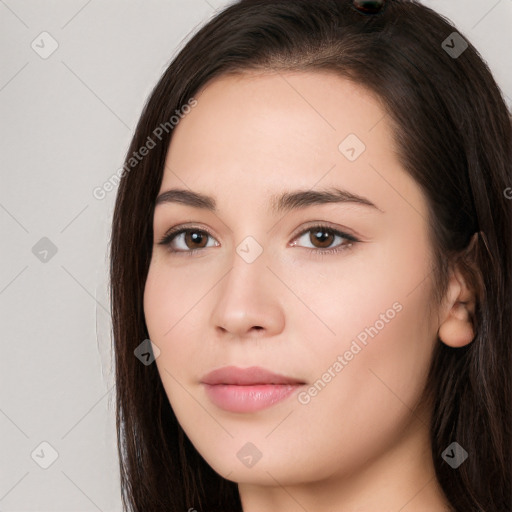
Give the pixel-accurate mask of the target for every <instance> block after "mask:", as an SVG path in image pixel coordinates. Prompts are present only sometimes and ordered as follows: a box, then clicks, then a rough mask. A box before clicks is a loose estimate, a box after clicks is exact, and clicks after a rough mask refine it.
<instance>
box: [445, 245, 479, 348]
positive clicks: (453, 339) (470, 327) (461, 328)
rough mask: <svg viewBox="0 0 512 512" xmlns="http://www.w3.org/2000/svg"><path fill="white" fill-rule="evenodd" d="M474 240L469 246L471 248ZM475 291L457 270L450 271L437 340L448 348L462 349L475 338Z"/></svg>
mask: <svg viewBox="0 0 512 512" xmlns="http://www.w3.org/2000/svg"><path fill="white" fill-rule="evenodd" d="M474 243H475V239H473V240H472V243H471V244H470V246H471V247H470V250H471V249H472V248H473V246H474ZM475 306H476V295H475V291H474V290H473V289H472V288H471V287H470V286H469V283H468V281H467V279H466V278H465V277H464V275H463V273H462V272H461V271H460V269H459V268H456V269H455V270H453V271H452V274H451V276H450V281H449V284H448V288H447V291H446V294H445V297H444V302H443V306H442V316H441V322H440V325H439V330H438V337H439V339H440V340H441V341H442V342H443V343H444V344H445V345H448V346H449V347H454V348H457V347H463V346H465V345H468V344H469V343H471V342H472V341H473V339H474V338H475V326H474V317H475Z"/></svg>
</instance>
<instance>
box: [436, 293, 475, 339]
mask: <svg viewBox="0 0 512 512" xmlns="http://www.w3.org/2000/svg"><path fill="white" fill-rule="evenodd" d="M437 335H438V337H439V339H440V340H441V341H442V342H443V343H444V344H445V345H448V346H449V347H453V348H458V347H464V346H465V345H468V344H469V343H471V342H472V341H473V339H474V338H475V330H474V328H473V322H472V319H471V314H470V312H469V311H468V309H467V307H466V304H463V303H461V302H457V303H456V304H454V305H453V307H452V309H451V310H450V312H449V314H448V317H447V318H446V320H445V321H444V322H443V323H442V324H441V325H440V327H439V331H438V334H437Z"/></svg>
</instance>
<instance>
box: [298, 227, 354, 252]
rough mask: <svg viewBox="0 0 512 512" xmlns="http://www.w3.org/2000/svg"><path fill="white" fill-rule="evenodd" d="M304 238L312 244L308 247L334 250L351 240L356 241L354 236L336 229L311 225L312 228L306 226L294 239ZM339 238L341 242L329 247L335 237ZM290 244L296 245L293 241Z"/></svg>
mask: <svg viewBox="0 0 512 512" xmlns="http://www.w3.org/2000/svg"><path fill="white" fill-rule="evenodd" d="M303 238H305V239H306V241H307V242H309V243H311V244H312V247H309V248H310V249H319V250H320V251H322V250H327V251H329V250H333V251H334V250H336V249H338V248H340V249H343V248H345V247H348V246H350V245H352V243H353V242H357V240H356V238H354V237H353V236H351V235H348V234H347V233H342V232H341V231H338V230H337V229H333V228H328V227H324V226H313V227H312V228H308V229H306V230H305V231H303V232H302V233H301V234H300V235H299V237H298V238H296V240H300V239H303ZM336 238H338V239H341V242H342V243H339V244H338V245H336V246H335V248H331V247H330V246H331V245H332V244H333V243H334V241H335V239H336ZM292 245H297V243H296V242H293V243H292Z"/></svg>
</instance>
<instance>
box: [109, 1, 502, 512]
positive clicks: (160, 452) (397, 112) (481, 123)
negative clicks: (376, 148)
mask: <svg viewBox="0 0 512 512" xmlns="http://www.w3.org/2000/svg"><path fill="white" fill-rule="evenodd" d="M453 32H457V30H456V29H455V28H454V27H453V25H452V24H451V23H450V22H449V21H448V20H446V19H444V18H443V17H441V16H440V15H438V14H436V13H435V12H433V11H432V10H430V9H428V8H426V7H425V6H422V5H421V4H419V3H418V2H416V1H406V0H394V1H388V2H387V3H386V6H385V8H384V9H383V10H382V11H381V12H380V13H378V14H375V15H366V14H363V13H361V12H359V11H357V10H355V9H354V8H353V7H352V2H350V1H346V0H315V1H314V2H311V1H310V0H294V1H288V0H274V1H272V2H269V1H265V0H242V1H240V2H238V3H236V4H234V5H232V6H230V7H228V8H227V9H225V10H224V11H223V12H220V13H219V14H218V15H217V16H216V17H215V18H213V19H212V20H211V21H210V22H208V23H207V24H206V25H205V26H204V27H203V28H202V29H201V30H199V31H198V32H197V33H196V34H195V35H194V36H193V37H192V38H191V40H190V41H189V42H188V43H187V44H186V46H185V47H184V48H183V49H182V50H181V51H180V53H179V54H178V55H177V57H176V58H175V59H174V60H173V61H172V63H171V64H170V65H169V67H168V69H167V70H166V71H165V73H164V74H163V76H162V78H161V79H160V81H159V82H158V84H157V85H156V87H155V88H154V90H153V92H152V94H151V95H150V97H149V99H148V101H147V103H146V105H145V108H144V110H143V112H142V115H141V117H140V120H139V123H138V125H137V128H136V131H135V134H134V136H133V140H132V142H131V146H130V148H129V150H128V154H127V156H126V163H125V172H124V174H123V176H122V179H121V181H120V184H119V190H118V195H117V200H116V204H115V211H114V217H113V224H112V237H111V267H110V286H111V309H112V319H113V337H114V340H113V341H114V350H115V369H116V383H117V390H116V392H117V395H116V396H117V431H118V451H119V458H120V468H121V487H122V494H123V496H122V497H123V503H124V506H125V507H126V510H128V511H140V512H142V511H143V512H149V511H151V512H154V511H160V510H161V511H166V512H173V511H180V512H182V511H186V510H189V509H190V508H192V509H194V508H195V509H196V510H198V511H209V512H212V511H226V512H235V511H240V510H242V509H241V504H240V498H239V495H238V489H237V485H236V484H235V483H233V482H230V481H227V480H225V479H223V478H222V477H220V476H219V475H218V474H217V473H215V472H214V471H213V470H212V469H211V468H210V467H209V466H208V464H207V463H206V462H205V461H204V459H203V458H202V457H201V455H200V454H199V453H198V452H197V451H196V450H195V448H194V447H193V446H192V444H191V443H190V441H189V440H188V438H187V436H186V435H185V433H184V431H183V430H182V428H181V427H180V425H179V424H178V422H177V420H176V417H175V415H174V413H173V410H172V408H171V406H170V404H169V401H168V399H167V396H166V394H165V391H164V388H163V386H162V383H161V380H160V378H159V375H158V371H157V368H156V365H154V364H152V365H148V366H146V365H144V364H141V362H140V361H139V360H138V359H137V358H136V357H135V356H134V350H135V348H136V347H137V346H138V345H139V344H140V343H141V342H142V341H143V340H145V339H147V338H148V337H149V336H148V332H147V328H146V324H145V319H144V312H143V292H144V286H145V280H146V277H147V273H148V268H149V263H150V260H151V251H152V244H153V232H152V221H153V209H154V203H155V198H156V196H157V193H158V191H159V188H160V185H161V180H162V175H163V169H164V162H165V158H166V154H167V150H168V147H169V143H170V140H171V137H172V133H173V132H172V124H171V123H169V120H170V119H171V118H172V116H175V115H176V111H179V112H181V111H182V109H183V108H184V105H186V104H188V103H189V102H190V100H191V99H192V98H193V97H194V94H197V92H198V91H199V90H200V89H201V88H202V87H203V86H204V85H205V84H206V83H207V82H209V81H210V80H212V79H214V78H215V77H218V76H220V75H222V74H226V73H239V72H243V71H244V70H250V69H259V70H277V71H286V70H299V71H300V70H330V71H332V72H335V73H338V74H339V75H340V76H343V77H345V78H348V79H350V80H353V81H355V82H356V83H358V84H360V85H361V86H364V87H365V88H367V89H368V90H370V91H372V92H373V93H375V94H376V96H377V97H378V98H379V99H380V100H381V101H382V104H383V105H384V107H385V109H386V111H387V114H388V116H389V119H390V121H391V123H392V126H393V132H394V137H395V141H396V144H397V148H398V150H399V157H400V160H401V163H402V165H403V167H404V168H405V169H406V171H407V172H408V173H410V175H411V176H412V177H413V178H414V179H415V180H416V182H417V183H418V185H419V186H420V187H421V189H422V191H423V192H424V194H425V196H426V198H427V200H428V204H429V210H430V219H429V221H430V229H431V235H432V244H433V247H434V249H435V254H436V261H435V265H434V268H433V276H434V278H435V282H436V291H437V295H436V296H437V297H438V298H440V297H441V296H442V293H443V291H444V290H445V286H446V283H447V280H446V276H447V269H448V268H449V266H450V265H451V264H453V263H454V262H458V263H459V264H460V265H461V268H462V269H463V271H464V272H465V274H466V275H467V276H468V279H470V281H471V282H472V283H473V285H474V287H475V290H476V291H477V295H478V303H477V308H476V311H475V316H474V322H475V328H476V337H475V339H474V340H473V342H472V343H470V344H469V345H468V346H466V347H463V348H457V349H453V348H450V347H448V346H446V345H445V344H443V343H441V342H440V341H439V340H438V344H437V346H436V350H435V353H434V356H433V359H432V365H431V371H430V374H429V379H428V384H427V387H426V389H425V398H426V399H429V400H431V403H432V410H433V419H432V424H431V443H432V457H433V461H434V466H435V471H436V474H437V478H438V480H439V482H440V485H441V486H442V489H443V491H444V493H445V494H446V496H447V498H448V500H449V501H450V503H451V504H452V506H453V507H454V509H455V510H456V511H457V512H469V511H481V512H484V511H485V512H504V511H510V510H511V508H512V506H511V505H512V503H511V479H512V476H511V451H512V447H511V439H512V436H511V423H512V421H511V404H512V393H511V367H512V361H511V339H510V333H511V331H512V325H511V323H512V311H511V304H512V298H511V276H512V272H511V270H512V269H511V266H512V251H511V249H512V248H511V243H512V233H511V230H512V218H511V205H512V201H510V200H507V198H506V196H507V194H506V192H505V191H506V190H507V189H508V190H510V189H509V188H508V187H511V186H512V130H511V118H510V114H509V112H508V110H507V107H506V104H505V102H504V100H503V97H502V95H501V93H500V90H499V88H498V86H497V85H496V83H495V81H494V79H493V78H492V76H491V73H490V71H489V69H488V67H487V65H486V64H485V63H484V61H483V60H482V59H481V57H480V56H479V54H478V53H477V51H476V50H475V48H474V47H473V46H472V45H471V44H470V43H469V42H468V41H467V40H466V42H467V44H468V47H467V48H466V49H465V50H464V51H463V52H462V53H461V54H460V55H454V54H453V52H451V53H450V52H449V51H447V50H448V49H447V48H446V46H445V45H444V44H443V42H444V41H446V40H448V41H449V42H450V44H449V47H453V46H454V45H455V43H454V42H453V41H454V40H453V39H452V40H450V39H449V38H450V37H453ZM459 34H460V33H459ZM460 37H462V38H463V36H460ZM463 39H465V38H463ZM457 41H458V44H459V45H460V44H461V40H460V39H457ZM459 47H460V46H459ZM219 122H222V120H219ZM165 123H167V125H166V124H165ZM162 126H163V127H165V129H162V128H161V129H160V131H157V132H155V130H156V129H157V128H158V127H162ZM156 133H157V134H158V136H156V135H155V134H156ZM149 138H151V140H152V142H153V143H154V144H153V146H154V147H153V146H152V147H151V149H150V150H149V152H147V154H146V156H144V157H140V158H139V157H137V158H135V157H134V154H135V153H137V152H138V151H139V150H140V148H142V147H143V146H148V142H149ZM137 154H138V153H137ZM139 156H140V155H139ZM474 233H480V234H479V235H478V238H477V240H476V243H475V244H474V245H472V246H471V249H472V250H470V251H467V252H466V253H465V252H464V249H466V248H467V247H468V244H469V242H470V240H471V239H472V235H473V234H474ZM454 441H456V442H457V443H459V444H460V445H461V446H462V447H463V448H464V449H465V450H466V452H468V454H469V457H468V459H467V460H466V461H465V462H464V463H463V464H462V465H461V466H460V467H459V468H457V469H452V468H451V467H450V466H449V465H448V464H447V463H446V462H445V461H444V460H443V459H442V457H441V454H442V452H443V450H444V449H445V448H446V447H447V446H449V445H450V444H451V443H452V442H454Z"/></svg>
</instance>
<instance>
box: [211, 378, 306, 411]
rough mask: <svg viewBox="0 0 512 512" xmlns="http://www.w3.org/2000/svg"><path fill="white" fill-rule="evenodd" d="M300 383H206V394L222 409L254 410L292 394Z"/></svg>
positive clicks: (263, 407) (264, 407)
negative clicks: (238, 384)
mask: <svg viewBox="0 0 512 512" xmlns="http://www.w3.org/2000/svg"><path fill="white" fill-rule="evenodd" d="M299 387H300V386H299V385H298V384H258V385H255V386H236V385H231V384H217V385H211V384H205V389H206V394H207V395H208V397H209V398H210V400H211V401H212V402H213V403H214V404H215V405H216V406H217V407H220V408H221V409H224V410H225V411H230V412H254V411H260V410H262V409H266V408H267V407H270V406H272V405H274V404H276V403H277V402H280V401H282V400H284V399H285V398H287V397H288V396H290V395H291V394H292V393H293V392H294V391H295V390H296V389H298V388H299Z"/></svg>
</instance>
